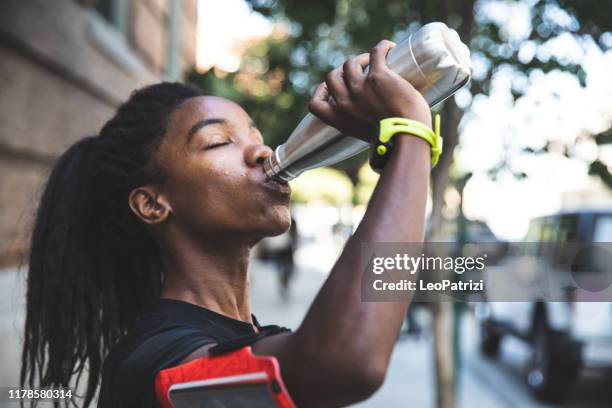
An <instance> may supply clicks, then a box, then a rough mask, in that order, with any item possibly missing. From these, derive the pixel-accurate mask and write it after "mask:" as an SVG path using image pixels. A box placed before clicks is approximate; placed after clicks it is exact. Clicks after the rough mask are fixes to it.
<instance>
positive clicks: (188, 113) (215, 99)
mask: <svg viewBox="0 0 612 408" xmlns="http://www.w3.org/2000/svg"><path fill="white" fill-rule="evenodd" d="M211 118H218V119H225V120H226V121H227V122H229V123H241V124H243V123H250V120H251V119H250V117H249V115H248V114H247V113H246V112H245V111H244V109H242V107H240V105H238V104H237V103H235V102H232V101H230V100H229V99H225V98H221V97H219V96H197V97H194V98H189V99H187V100H186V101H185V102H183V103H182V104H181V105H180V106H179V107H178V108H176V109H175V110H174V112H172V115H171V119H170V128H171V129H172V130H173V131H174V132H181V131H183V132H182V133H184V132H186V131H187V130H188V129H189V128H190V127H191V126H192V125H193V124H194V123H196V122H197V121H200V120H203V119H211Z"/></svg>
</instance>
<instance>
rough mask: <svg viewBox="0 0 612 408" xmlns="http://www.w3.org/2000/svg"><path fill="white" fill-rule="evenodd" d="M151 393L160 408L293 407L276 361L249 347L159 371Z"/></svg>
mask: <svg viewBox="0 0 612 408" xmlns="http://www.w3.org/2000/svg"><path fill="white" fill-rule="evenodd" d="M155 394H156V396H157V401H159V403H160V404H161V406H162V407H163V408H187V407H194V408H195V407H197V408H205V407H208V406H211V407H212V406H214V407H218V406H227V407H232V408H233V407H237V408H238V407H252V406H255V405H256V406H258V407H268V406H269V407H280V408H295V405H294V404H293V401H292V400H291V397H290V396H289V393H288V392H287V389H286V388H285V385H284V384H283V380H282V378H281V376H280V368H279V366H278V362H277V361H276V358H274V357H271V356H257V355H255V354H253V353H252V352H251V347H250V346H246V347H242V348H240V349H238V350H235V351H231V352H229V353H225V354H221V355H207V356H205V357H201V358H198V359H196V360H193V361H190V362H188V363H185V364H181V365H179V366H176V367H172V368H168V369H165V370H162V371H160V372H159V373H158V374H157V377H156V378H155Z"/></svg>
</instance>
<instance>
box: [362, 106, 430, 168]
mask: <svg viewBox="0 0 612 408" xmlns="http://www.w3.org/2000/svg"><path fill="white" fill-rule="evenodd" d="M397 133H407V134H409V135H412V136H416V137H420V138H421V139H423V140H425V141H426V142H427V143H429V144H430V146H431V167H432V168H433V167H434V166H435V165H436V164H438V158H439V157H440V154H442V137H441V136H440V115H436V116H435V117H434V131H432V130H431V129H430V128H429V127H427V126H426V125H425V124H423V123H421V122H419V121H416V120H412V119H406V118H387V119H383V120H381V121H380V123H379V124H378V137H377V138H376V141H375V142H374V143H372V146H371V148H370V166H371V167H372V169H373V170H374V171H376V172H377V173H380V172H382V169H383V168H384V167H385V165H386V164H387V161H389V157H391V152H392V151H393V136H395V135H396V134H397Z"/></svg>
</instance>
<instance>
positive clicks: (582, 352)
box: [476, 209, 612, 402]
mask: <svg viewBox="0 0 612 408" xmlns="http://www.w3.org/2000/svg"><path fill="white" fill-rule="evenodd" d="M525 241H526V242H533V243H534V244H533V251H534V254H533V259H535V260H536V262H540V263H542V262H544V263H546V265H544V266H543V267H546V268H548V271H549V274H550V276H551V279H554V280H555V282H553V285H551V287H553V289H554V290H557V291H564V294H559V293H556V294H555V293H553V296H551V297H548V298H543V297H540V296H537V295H536V294H534V295H525V296H528V297H529V298H528V299H523V298H521V299H520V300H521V301H519V302H483V303H480V304H478V306H477V309H476V312H477V313H476V314H477V316H479V318H480V323H481V343H480V347H481V351H482V352H483V353H485V354H487V355H489V356H495V355H496V354H497V353H498V351H499V347H500V342H501V340H502V338H503V337H504V336H515V337H517V338H519V339H522V340H524V341H525V342H527V343H528V344H529V345H530V346H531V349H532V357H531V360H530V365H529V368H528V370H527V371H526V382H527V385H528V386H529V387H530V388H531V389H532V391H533V392H534V393H535V394H536V395H537V396H538V397H539V398H540V399H542V400H546V401H551V402H562V401H563V400H564V399H566V397H567V396H568V394H569V392H570V390H571V386H572V384H573V383H574V381H575V379H576V378H577V376H578V374H579V372H580V369H581V368H584V367H590V368H600V369H608V370H609V369H610V368H612V303H610V302H580V301H577V300H579V299H580V297H578V298H576V296H575V292H576V287H575V286H571V285H567V286H566V285H564V284H563V283H562V282H567V281H570V279H569V278H573V279H574V280H573V281H574V282H575V281H576V279H575V278H576V276H578V277H579V278H581V277H591V278H592V277H595V278H598V277H601V276H604V275H603V274H607V276H608V277H609V276H610V268H612V262H610V261H611V259H610V256H609V255H608V257H607V258H606V257H605V256H604V257H603V258H602V257H601V253H597V252H593V251H591V252H587V253H586V255H585V256H586V257H587V258H589V259H581V263H580V265H581V266H580V268H581V269H580V268H579V269H580V270H577V268H576V265H575V264H573V263H572V262H565V263H563V262H559V259H562V256H563V254H564V251H565V249H566V248H568V247H569V245H570V244H571V243H572V242H581V243H598V242H599V243H604V242H605V243H611V242H612V209H610V210H605V211H604V210H588V211H587V210H582V211H575V212H564V213H559V214H554V215H550V216H546V217H540V218H536V219H534V220H533V221H532V222H531V223H530V228H529V232H528V233H527V236H526V239H525ZM526 245H528V244H526ZM601 246H604V247H605V245H603V244H601ZM592 247H593V248H598V246H597V245H593V246H592ZM529 248H532V247H531V246H529ZM604 252H605V251H604ZM524 258H525V256H524V254H522V257H521V262H523V263H522V265H525V259H524ZM583 258H584V256H583ZM506 262H508V263H510V266H509V268H510V269H509V270H510V271H512V273H516V274H517V275H518V274H520V272H522V271H521V270H520V268H519V267H518V266H517V265H518V264H516V265H514V266H513V265H512V264H511V263H512V262H517V257H515V259H513V257H512V255H509V256H508V257H507V259H506ZM539 265H541V264H539ZM582 269H588V271H587V270H582ZM572 274H573V275H572ZM517 279H518V278H517ZM604 289H605V288H604ZM610 289H611V290H612V287H611V288H610ZM586 292H588V291H586ZM534 293H537V291H534ZM562 297H563V298H562ZM608 298H609V297H608ZM551 299H552V300H554V301H550V300H551ZM522 300H527V301H522Z"/></svg>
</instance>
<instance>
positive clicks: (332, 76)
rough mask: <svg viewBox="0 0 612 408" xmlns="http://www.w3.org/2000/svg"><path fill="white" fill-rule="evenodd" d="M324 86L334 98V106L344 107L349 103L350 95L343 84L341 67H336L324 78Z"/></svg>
mask: <svg viewBox="0 0 612 408" xmlns="http://www.w3.org/2000/svg"><path fill="white" fill-rule="evenodd" d="M325 84H326V85H327V89H328V90H329V94H330V96H331V97H333V98H334V101H335V103H336V104H339V105H346V104H348V103H349V102H350V98H351V96H350V93H349V90H348V88H347V87H346V84H345V83H344V72H343V71H342V67H338V68H336V69H334V70H333V71H331V72H330V73H329V74H327V76H326V77H325Z"/></svg>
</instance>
